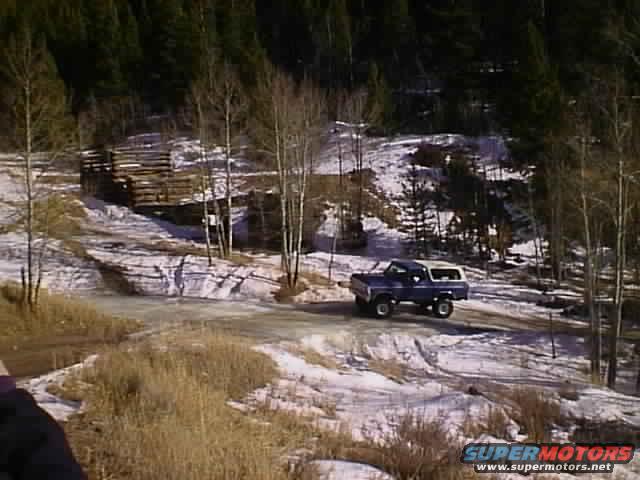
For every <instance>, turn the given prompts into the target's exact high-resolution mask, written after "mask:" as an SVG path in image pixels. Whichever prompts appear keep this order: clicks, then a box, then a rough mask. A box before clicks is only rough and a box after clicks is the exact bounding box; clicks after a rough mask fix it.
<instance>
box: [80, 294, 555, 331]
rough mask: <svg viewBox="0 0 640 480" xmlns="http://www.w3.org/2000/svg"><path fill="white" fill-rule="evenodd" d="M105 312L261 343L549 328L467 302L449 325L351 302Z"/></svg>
mask: <svg viewBox="0 0 640 480" xmlns="http://www.w3.org/2000/svg"><path fill="white" fill-rule="evenodd" d="M90 301H91V302H92V303H93V304H94V305H95V306H96V307H97V308H99V309H102V310H104V311H107V312H109V313H112V314H115V315H121V316H127V317H131V318H136V319H140V320H142V321H144V322H145V323H146V324H147V326H148V328H149V329H151V330H155V329H163V328H166V327H168V326H171V325H174V324H180V323H182V322H185V321H187V322H195V323H205V324H207V325H210V326H212V327H215V328H219V329H221V330H224V331H228V332H232V333H237V334H240V335H244V336H249V337H252V338H255V339H257V340H260V341H265V342H272V341H278V340H298V339H300V338H302V337H305V336H308V335H313V334H322V335H327V334H332V333H336V332H339V331H346V332H348V333H351V334H353V335H354V336H355V335H357V336H359V337H361V338H363V339H366V338H368V337H371V338H375V337H376V336H377V335H379V334H381V333H416V334H419V335H427V336H428V335H433V334H439V333H440V334H441V333H445V334H447V333H451V334H453V333H474V332H485V331H490V330H533V331H545V330H546V329H548V323H547V322H546V321H545V320H544V319H539V318H535V317H515V316H514V317H510V316H508V315H502V314H493V313H487V312H484V311H479V310H473V309H471V308H469V307H467V306H465V304H464V302H461V303H459V304H458V305H457V308H456V311H455V312H454V314H453V316H452V317H451V318H450V319H448V320H440V319H436V318H434V317H432V316H429V315H424V314H420V313H418V312H417V311H416V308H415V307H413V306H411V305H408V306H400V307H399V308H398V310H397V311H396V314H395V315H394V316H393V318H391V319H388V320H377V319H373V318H368V317H366V316H363V315H362V314H360V313H358V312H357V311H356V309H355V307H354V305H353V304H351V303H324V304H311V305H280V304H272V303H258V302H256V303H251V302H231V301H207V300H199V299H185V298H166V297H122V296H102V297H90Z"/></svg>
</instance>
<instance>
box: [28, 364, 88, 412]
mask: <svg viewBox="0 0 640 480" xmlns="http://www.w3.org/2000/svg"><path fill="white" fill-rule="evenodd" d="M96 359H97V356H95V355H93V356H91V357H89V358H87V359H86V360H85V361H84V362H82V363H79V364H76V365H73V366H71V367H67V368H63V369H62V370H56V371H55V372H51V373H48V374H46V375H43V376H41V377H38V378H34V379H32V380H29V381H28V382H27V383H25V384H24V385H20V386H21V387H22V388H24V389H25V390H27V391H28V392H30V393H31V394H32V395H33V397H34V398H35V400H36V402H38V405H40V406H41V407H42V408H43V409H44V410H45V411H47V413H49V415H51V416H52V417H53V418H55V419H56V420H58V421H61V422H64V421H66V420H67V419H68V418H69V417H70V416H71V415H74V414H75V413H78V412H79V411H80V410H81V407H82V404H81V403H79V402H71V401H68V400H63V399H62V398H60V397H57V396H55V395H52V394H51V393H49V392H47V389H48V388H49V387H50V386H51V385H61V384H62V383H63V382H64V380H65V379H66V378H67V377H68V376H69V375H70V374H72V373H75V372H77V371H79V370H82V369H83V368H88V367H90V366H92V365H93V364H94V362H95V361H96Z"/></svg>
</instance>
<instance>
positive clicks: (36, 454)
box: [0, 377, 86, 480]
mask: <svg viewBox="0 0 640 480" xmlns="http://www.w3.org/2000/svg"><path fill="white" fill-rule="evenodd" d="M12 382H13V381H12V380H9V379H8V377H0V472H2V473H7V474H8V475H9V477H10V478H11V479H12V480H36V479H38V480H39V479H48V480H86V477H85V475H84V473H83V472H82V469H81V468H80V466H79V465H78V463H77V462H76V460H75V458H74V457H73V454H72V452H71V449H70V448H69V444H68V442H67V439H66V437H65V434H64V432H63V430H62V428H61V427H60V425H58V423H57V422H56V421H55V420H54V419H53V418H51V417H50V416H49V415H48V414H47V413H46V412H45V411H44V410H42V409H41V408H40V407H39V406H38V404H37V403H36V402H35V400H34V399H33V397H32V396H31V395H30V394H29V393H28V392H26V391H24V390H19V389H16V388H11V384H12Z"/></svg>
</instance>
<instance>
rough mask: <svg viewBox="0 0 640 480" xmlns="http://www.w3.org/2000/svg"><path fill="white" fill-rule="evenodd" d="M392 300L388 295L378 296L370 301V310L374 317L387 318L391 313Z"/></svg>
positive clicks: (392, 307)
mask: <svg viewBox="0 0 640 480" xmlns="http://www.w3.org/2000/svg"><path fill="white" fill-rule="evenodd" d="M393 309H394V305H393V300H392V299H391V298H390V297H378V298H376V299H375V300H374V301H373V303H372V309H371V310H372V311H373V314H374V315H375V317H376V318H389V317H390V316H391V315H393Z"/></svg>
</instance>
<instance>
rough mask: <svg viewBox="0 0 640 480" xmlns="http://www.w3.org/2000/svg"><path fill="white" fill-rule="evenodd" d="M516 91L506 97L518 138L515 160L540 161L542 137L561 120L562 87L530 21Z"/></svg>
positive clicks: (538, 34) (517, 76) (543, 138)
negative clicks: (520, 158)
mask: <svg viewBox="0 0 640 480" xmlns="http://www.w3.org/2000/svg"><path fill="white" fill-rule="evenodd" d="M515 82H516V84H517V85H518V88H517V89H516V90H514V91H513V93H512V94H511V95H510V96H509V97H508V98H509V105H508V106H507V108H509V109H510V111H511V112H512V116H511V118H510V120H511V125H512V131H513V133H514V134H515V136H516V137H517V143H516V145H515V147H516V151H515V153H516V157H518V156H520V157H522V158H524V159H526V161H528V162H531V161H532V160H536V158H537V159H538V160H540V153H541V152H542V150H543V149H544V142H545V138H546V137H547V136H548V135H549V133H550V132H551V131H553V130H554V129H555V128H557V127H558V125H557V122H558V120H559V119H560V118H561V117H562V115H561V114H560V109H561V105H562V104H561V87H560V84H559V80H558V72H557V68H556V67H555V65H553V64H552V63H551V60H550V58H549V56H548V55H547V52H546V47H545V44H544V38H543V36H542V34H541V33H540V31H539V29H538V28H537V27H536V26H535V24H534V23H533V22H531V21H530V22H529V23H528V25H527V42H526V46H525V49H524V51H523V53H522V55H521V58H520V62H519V69H518V71H517V72H516V74H515Z"/></svg>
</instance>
